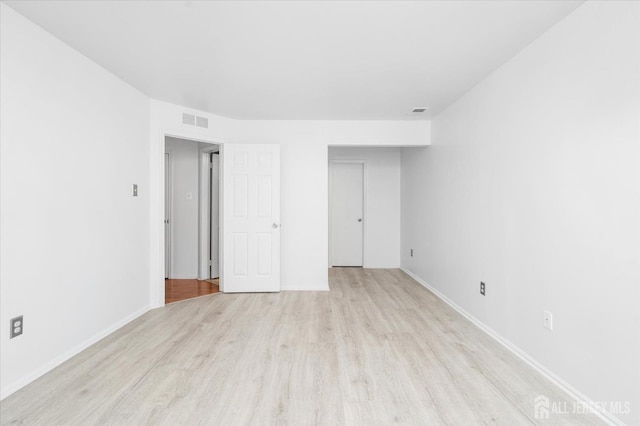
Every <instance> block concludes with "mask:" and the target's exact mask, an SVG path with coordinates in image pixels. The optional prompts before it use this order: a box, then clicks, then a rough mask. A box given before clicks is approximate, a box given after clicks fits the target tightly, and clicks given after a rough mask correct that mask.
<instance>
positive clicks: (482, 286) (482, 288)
mask: <svg viewBox="0 0 640 426" xmlns="http://www.w3.org/2000/svg"><path fill="white" fill-rule="evenodd" d="M484 287H485V285H484V283H483V282H482V281H480V294H481V295H483V296H484Z"/></svg>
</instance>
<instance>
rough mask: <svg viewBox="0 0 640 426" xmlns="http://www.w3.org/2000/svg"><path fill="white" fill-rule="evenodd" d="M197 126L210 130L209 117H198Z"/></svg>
mask: <svg viewBox="0 0 640 426" xmlns="http://www.w3.org/2000/svg"><path fill="white" fill-rule="evenodd" d="M196 126H198V127H204V128H205V129H208V128H209V119H208V118H207V117H196Z"/></svg>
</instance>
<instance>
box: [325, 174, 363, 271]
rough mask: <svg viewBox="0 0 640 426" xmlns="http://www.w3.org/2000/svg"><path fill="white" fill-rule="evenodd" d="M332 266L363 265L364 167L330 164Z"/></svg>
mask: <svg viewBox="0 0 640 426" xmlns="http://www.w3.org/2000/svg"><path fill="white" fill-rule="evenodd" d="M330 197H331V200H330V202H331V266H363V246H364V244H363V242H364V241H363V235H364V233H363V225H364V216H363V206H364V164H363V163H343V162H332V163H331V187H330Z"/></svg>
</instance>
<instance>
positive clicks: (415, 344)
mask: <svg viewBox="0 0 640 426" xmlns="http://www.w3.org/2000/svg"><path fill="white" fill-rule="evenodd" d="M329 285H330V288H331V291H283V292H280V293H246V294H226V293H220V294H216V295H210V296H203V297H198V298H195V299H191V300H185V301H182V302H180V303H171V304H169V305H166V306H164V307H162V308H158V309H154V310H152V311H150V312H148V313H146V314H145V315H143V316H141V317H140V318H138V319H136V320H134V321H132V322H131V323H129V324H127V325H126V326H124V327H123V328H121V329H120V330H118V331H116V332H115V333H113V334H111V335H109V336H107V337H106V338H104V339H102V340H101V341H99V342H98V343H96V344H95V345H93V346H91V347H89V348H88V349H86V350H85V351H83V352H81V353H80V354H78V355H77V356H75V357H73V358H72V359H70V360H69V361H67V362H65V363H63V364H62V365H60V366H59V367H58V368H56V369H54V370H53V371H51V372H50V373H48V374H46V375H44V376H43V377H41V378H40V379H38V380H36V381H34V382H33V383H31V384H29V385H28V386H26V387H25V388H23V389H22V390H20V391H18V392H16V393H15V394H13V395H11V396H10V397H8V398H6V399H5V400H3V401H2V402H1V403H0V423H1V424H2V425H5V424H6V425H9V424H27V425H159V424H162V425H225V426H227V425H290V426H298V425H330V426H337V425H347V426H352V425H367V426H369V425H385V426H386V425H399V424H402V425H464V426H467V425H486V424H496V425H509V426H513V425H523V424H524V425H531V424H554V425H559V424H562V425H565V424H569V425H595V424H603V422H602V421H600V419H598V418H596V417H595V416H593V415H589V414H580V413H578V414H572V413H571V412H567V413H558V414H555V413H552V414H551V416H552V417H550V418H549V419H548V420H540V419H538V418H536V416H535V407H534V404H535V400H536V398H537V397H539V396H540V395H544V396H545V397H546V398H548V400H549V401H552V402H553V403H555V404H558V405H563V404H564V406H566V407H571V406H572V405H571V404H572V403H573V401H572V400H571V399H570V397H569V396H568V395H566V394H565V393H563V392H562V391H561V390H560V389H558V388H557V387H556V386H555V385H553V384H552V383H551V382H549V381H548V380H547V379H546V378H545V377H543V376H541V375H540V374H539V373H537V372H536V371H534V370H533V369H532V368H531V367H529V366H528V365H527V364H525V363H524V362H523V361H522V360H520V359H519V358H516V357H515V356H514V355H513V354H512V353H511V352H509V351H508V350H507V349H505V348H504V347H503V346H501V345H499V344H498V343H496V342H495V341H494V340H493V339H492V338H490V337H489V336H488V335H486V334H485V333H484V332H482V331H480V330H479V329H478V328H477V327H475V326H474V325H473V324H472V323H470V322H469V321H468V320H466V319H465V318H464V317H462V316H461V315H460V314H459V313H457V312H456V311H454V310H453V309H452V308H451V307H449V306H448V305H446V304H445V303H444V302H442V301H441V300H440V299H438V298H437V297H436V296H435V295H434V294H433V293H431V292H429V291H428V290H426V289H425V288H424V287H422V286H420V285H419V284H418V283H416V282H415V281H414V280H413V279H411V278H410V277H409V276H408V275H406V274H405V273H404V272H402V271H400V270H397V269H360V268H336V269H331V270H330V272H329Z"/></svg>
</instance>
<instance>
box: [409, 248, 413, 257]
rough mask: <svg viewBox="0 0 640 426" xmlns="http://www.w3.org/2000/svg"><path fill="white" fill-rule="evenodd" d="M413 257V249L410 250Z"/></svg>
mask: <svg viewBox="0 0 640 426" xmlns="http://www.w3.org/2000/svg"><path fill="white" fill-rule="evenodd" d="M409 256H411V257H413V249H411V250H410V255H409Z"/></svg>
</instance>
